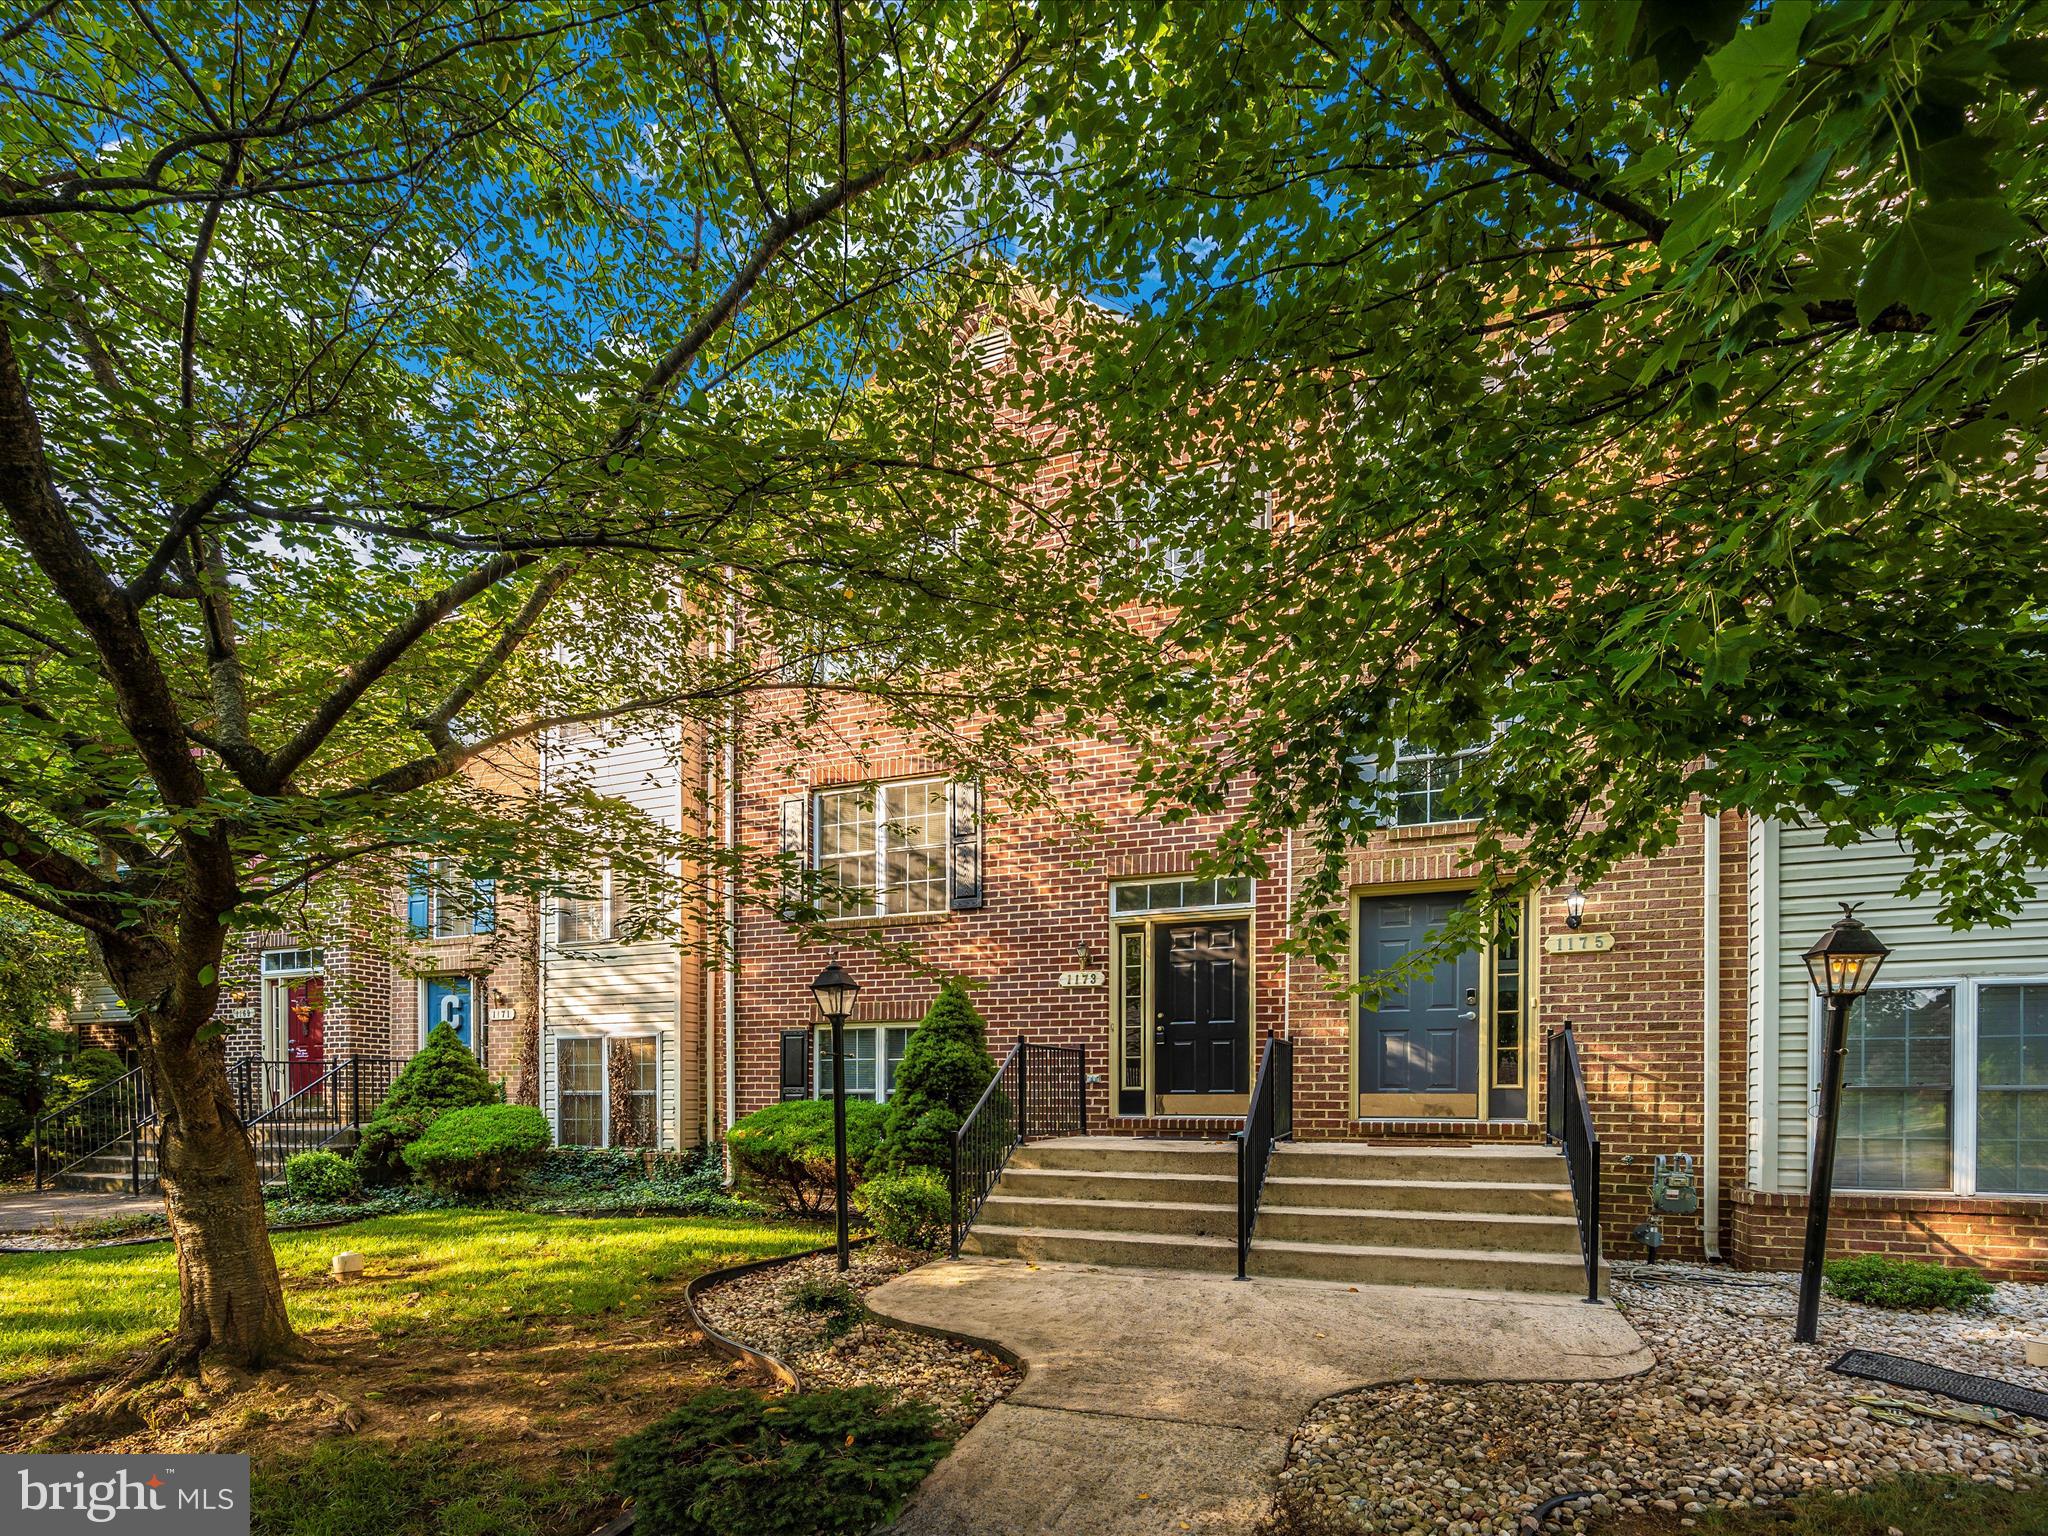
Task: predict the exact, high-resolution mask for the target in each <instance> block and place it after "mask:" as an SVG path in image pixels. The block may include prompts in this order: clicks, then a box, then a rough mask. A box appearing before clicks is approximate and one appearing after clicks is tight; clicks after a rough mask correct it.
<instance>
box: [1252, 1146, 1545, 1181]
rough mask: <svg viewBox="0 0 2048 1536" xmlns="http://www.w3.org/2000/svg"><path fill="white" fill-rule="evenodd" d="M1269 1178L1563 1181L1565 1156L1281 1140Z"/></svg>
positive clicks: (1535, 1150)
mask: <svg viewBox="0 0 2048 1536" xmlns="http://www.w3.org/2000/svg"><path fill="white" fill-rule="evenodd" d="M1266 1172H1267V1176H1268V1177H1269V1178H1290V1179H1294V1178H1303V1179H1409V1180H1414V1179H1421V1180H1426V1181H1431V1182H1444V1181H1450V1182H1457V1183H1498V1184H1564V1183H1565V1182H1566V1179H1567V1175H1566V1173H1565V1166H1564V1155H1563V1154H1562V1153H1560V1152H1558V1151H1556V1150H1555V1149H1554V1148H1551V1147H1540V1146H1532V1147H1515V1146H1479V1147H1374V1146H1364V1145H1361V1144H1358V1143H1355V1142H1293V1141H1286V1142H1281V1143H1280V1144H1279V1145H1278V1146H1276V1147H1274V1149H1273V1160H1272V1162H1270V1163H1269V1164H1268V1165H1267V1168H1266Z"/></svg>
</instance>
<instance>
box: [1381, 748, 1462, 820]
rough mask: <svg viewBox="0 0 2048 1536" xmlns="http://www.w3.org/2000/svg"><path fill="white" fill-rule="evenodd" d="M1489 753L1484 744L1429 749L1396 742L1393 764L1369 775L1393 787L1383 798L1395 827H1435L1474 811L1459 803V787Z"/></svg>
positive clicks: (1385, 809)
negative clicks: (1443, 750) (1456, 750)
mask: <svg viewBox="0 0 2048 1536" xmlns="http://www.w3.org/2000/svg"><path fill="white" fill-rule="evenodd" d="M1485 755H1486V748H1485V747H1467V748H1465V749H1463V750H1462V751H1458V752H1426V751H1422V750H1420V749H1418V748H1414V747H1411V746H1410V745H1409V744H1408V743H1407V742H1405V741H1401V742H1396V743H1395V744H1394V761H1393V764H1392V766H1391V767H1388V768H1378V767H1375V768H1374V769H1373V770H1372V772H1371V774H1370V777H1372V778H1374V779H1376V780H1378V781H1379V782H1381V783H1383V784H1388V785H1391V786H1392V789H1393V793H1392V794H1391V795H1390V796H1383V797H1382V798H1381V802H1380V804H1381V809H1382V812H1383V813H1385V812H1391V814H1389V815H1386V816H1385V820H1386V822H1387V823H1388V824H1389V825H1392V826H1396V827H1423V826H1433V825H1435V824H1437V823H1440V822H1447V821H1461V820H1464V819H1465V818H1466V817H1467V816H1469V815H1470V814H1471V813H1470V812H1469V811H1467V810H1464V809H1462V808H1461V807H1460V806H1459V805H1458V804H1457V799H1458V796H1457V793H1456V791H1457V786H1458V784H1459V782H1460V781H1461V780H1462V779H1463V778H1464V777H1465V775H1466V774H1467V773H1469V772H1470V771H1471V769H1472V767H1473V765H1474V764H1475V763H1476V762H1477V761H1478V760H1479V759H1480V758H1482V757H1484V756H1485Z"/></svg>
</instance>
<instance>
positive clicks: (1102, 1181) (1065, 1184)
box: [1003, 1161, 1237, 1205]
mask: <svg viewBox="0 0 2048 1536" xmlns="http://www.w3.org/2000/svg"><path fill="white" fill-rule="evenodd" d="M1003 1193H1004V1194H1006V1195H1035V1196H1039V1197H1041V1198H1045V1199H1053V1200H1167V1201H1193V1202H1195V1203H1198V1204H1214V1203H1216V1202H1218V1201H1222V1202H1226V1203H1228V1204H1231V1205H1235V1204H1236V1202H1237V1170H1236V1167H1235V1166H1234V1165H1233V1167H1232V1168H1231V1170H1230V1172H1228V1173H1124V1172H1116V1171H1111V1170H1104V1169H1098V1168H1019V1167H1018V1166H1017V1165H1016V1163H1015V1162H1014V1161H1012V1163H1011V1164H1010V1166H1009V1167H1007V1168H1005V1169H1004V1170H1003Z"/></svg>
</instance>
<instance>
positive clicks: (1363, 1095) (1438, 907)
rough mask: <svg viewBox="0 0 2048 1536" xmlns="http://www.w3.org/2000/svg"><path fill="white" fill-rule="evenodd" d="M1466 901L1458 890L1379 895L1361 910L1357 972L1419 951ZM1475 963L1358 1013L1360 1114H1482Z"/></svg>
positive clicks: (1437, 972) (1447, 965) (1470, 960)
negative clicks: (1435, 930) (1480, 1105)
mask: <svg viewBox="0 0 2048 1536" xmlns="http://www.w3.org/2000/svg"><path fill="white" fill-rule="evenodd" d="M1465 900H1466V893H1464V892H1462V891H1445V892H1434V891H1432V892H1428V893H1424V894H1418V895H1413V896H1379V897H1373V898H1371V899H1368V900H1365V901H1361V902H1360V903H1359V904H1358V969H1359V973H1360V974H1361V975H1370V974H1371V973H1372V972H1374V971H1378V970H1383V969H1385V968H1386V967H1388V966H1390V965H1393V964H1394V963H1395V962H1396V961H1398V960H1400V959H1402V958H1403V957H1404V956H1406V955H1407V954H1408V953H1409V952H1410V951H1412V950H1415V949H1417V948H1419V947H1421V945H1422V944H1423V942H1424V941H1425V940H1426V939H1427V938H1428V937H1429V935H1430V933H1431V931H1432V930H1434V929H1438V928H1441V927H1442V926H1443V925H1444V923H1445V922H1446V921H1447V920H1448V919H1449V917H1450V915H1451V914H1452V913H1453V912H1455V911H1456V910H1457V909H1458V907H1459V906H1460V905H1461V904H1462V903H1463V902H1464V901H1465ZM1478 994H1479V956H1478V955H1477V954H1476V953H1474V952H1473V951H1470V950H1467V951H1466V952H1465V953H1464V954H1462V955H1459V956H1457V957H1456V958H1455V959H1449V960H1442V961H1439V962H1438V963H1437V965H1436V968H1435V969H1434V970H1432V971H1430V972H1429V974H1428V975H1426V976H1422V977H1419V978H1418V979H1416V980H1415V981H1412V982H1410V983H1409V984H1408V985H1407V986H1405V987H1403V988H1401V989H1400V990H1399V991H1396V992H1391V993H1389V994H1387V995H1386V996H1385V997H1383V998H1381V999H1380V1002H1379V1006H1378V1007H1377V1008H1366V1007H1363V1006H1361V1007H1360V1009H1359V1017H1358V1098H1359V1112H1360V1113H1361V1114H1363V1115H1368V1116H1371V1115H1437V1116H1445V1115H1448V1116H1456V1117H1469V1116H1474V1115H1477V1114H1478V1113H1479V997H1478Z"/></svg>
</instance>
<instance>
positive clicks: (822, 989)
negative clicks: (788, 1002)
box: [811, 960, 860, 1272]
mask: <svg viewBox="0 0 2048 1536" xmlns="http://www.w3.org/2000/svg"><path fill="white" fill-rule="evenodd" d="M859 992H860V983H859V982H857V981H855V980H854V979H853V978H852V977H851V976H849V975H847V974H846V972H844V971H842V970H841V969H840V968H839V962H838V961H837V960H833V961H831V962H829V963H828V964H827V965H826V966H825V969H824V970H822V971H820V972H819V973H818V979H817V980H816V981H814V982H812V983H811V996H813V997H815V998H816V999H817V1000H818V1012H820V1013H822V1014H823V1015H824V1016H825V1021H826V1022H827V1023H828V1024H830V1025H831V1026H832V1183H833V1194H834V1200H835V1204H836V1208H837V1211H836V1214H837V1218H838V1247H839V1268H840V1270H841V1271H842V1272H844V1271H845V1270H846V1268H847V1267H848V1266H849V1265H850V1264H851V1263H852V1259H851V1258H850V1256H849V1255H848V1252H847V1242H846V1017H847V1015H848V1014H850V1013H852V1012H853V1000H854V997H855V996H856V995H857V994H858V993H859Z"/></svg>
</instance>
